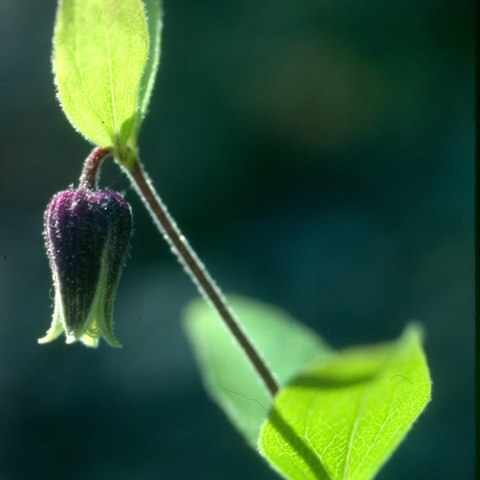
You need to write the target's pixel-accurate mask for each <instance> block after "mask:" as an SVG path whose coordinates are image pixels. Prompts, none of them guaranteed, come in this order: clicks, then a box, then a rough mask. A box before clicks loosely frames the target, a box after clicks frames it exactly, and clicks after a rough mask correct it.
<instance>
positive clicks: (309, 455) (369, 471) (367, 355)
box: [258, 328, 431, 480]
mask: <svg viewBox="0 0 480 480" xmlns="http://www.w3.org/2000/svg"><path fill="white" fill-rule="evenodd" d="M430 393H431V382H430V376H429V372H428V367H427V363H426V360H425V356H424V353H423V351H422V347H421V342H420V335H419V333H418V331H417V330H416V329H415V328H410V329H409V330H407V332H406V333H405V334H404V335H403V336H402V337H401V338H400V340H399V341H398V342H396V343H395V344H393V345H384V346H379V347H364V348H356V349H350V350H347V351H345V352H343V353H341V354H338V355H337V356H335V357H332V358H330V359H329V360H327V361H326V362H322V363H321V364H319V365H315V366H314V367H312V368H311V369H309V370H308V371H307V372H306V373H304V374H302V375H300V376H298V377H296V378H295V379H294V380H293V381H292V382H291V383H290V384H289V385H288V386H287V387H285V388H284V389H282V391H281V392H280V393H279V395H278V396H277V397H276V399H275V403H274V408H273V409H272V411H271V412H270V414H269V417H268V419H267V420H266V422H265V423H264V425H263V426H262V431H261V434H260V439H259V444H258V445H259V448H260V451H261V453H262V454H263V455H264V456H265V457H266V458H267V460H268V461H269V462H270V463H271V465H272V466H273V467H274V468H275V469H276V470H277V471H278V472H279V473H281V474H282V475H283V476H284V477H285V478H288V479H291V480H297V479H298V480H300V479H301V480H309V479H312V480H369V479H372V478H374V476H375V475H376V473H377V472H378V470H379V469H380V468H381V466H382V465H383V464H384V463H385V462H386V461H387V460H388V458H389V457H390V455H391V454H392V453H393V451H394V450H395V448H396V447H397V446H398V445H399V443H400V442H401V441H402V439H403V438H404V436H405V435H406V433H407V432H408V430H409V429H410V428H411V426H412V424H413V423H414V421H415V420H416V419H417V417H418V416H419V415H420V413H421V412H422V411H423V409H424V408H425V406H426V404H427V403H428V401H429V400H430Z"/></svg>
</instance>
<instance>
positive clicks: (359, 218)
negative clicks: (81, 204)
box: [0, 0, 474, 480]
mask: <svg viewBox="0 0 480 480" xmlns="http://www.w3.org/2000/svg"><path fill="white" fill-rule="evenodd" d="M472 3H473V2H472ZM472 3H471V2H466V1H464V2H462V1H460V2H458V1H453V0H423V1H421V2H418V1H413V0H405V1H403V2H385V1H384V0H371V1H360V0H323V1H318V0H297V1H295V2H292V1H291V0H275V1H273V0H262V1H258V0H230V1H229V2H224V1H221V0H211V1H208V2H198V1H195V0H176V1H173V0H165V1H164V8H165V18H164V20H165V27H164V34H163V52H162V60H161V67H160V72H159V77H158V82H157V85H156V88H155V91H154V97H153V101H152V104H151V109H150V110H151V111H150V115H149V117H148V119H147V121H146V123H145V125H144V129H143V131H142V134H141V138H140V145H141V153H142V157H143V160H144V162H145V163H146V166H147V168H148V170H149V171H150V174H151V176H152V177H153V178H154V180H155V183H156V185H157V187H158V189H159V191H160V193H161V195H162V196H163V198H164V200H165V202H166V203H167V205H169V207H170V210H171V212H172V213H173V214H174V215H175V217H176V218H177V221H178V223H179V224H180V226H181V227H182V228H183V229H184V231H185V234H186V235H187V237H189V238H190V241H191V243H192V244H193V245H194V247H195V248H196V249H197V251H198V253H199V255H200V256H201V257H202V258H203V260H204V261H205V263H206V264H207V265H208V266H209V268H210V270H211V272H212V274H213V276H214V277H215V278H216V279H217V280H218V282H219V283H220V284H221V285H222V286H223V288H224V289H225V290H226V291H234V292H237V293H240V294H243V295H247V296H252V297H255V298H257V299H260V300H263V301H265V302H269V303H273V304H276V305H279V306H281V307H283V308H284V309H285V310H287V311H288V312H290V313H292V314H293V315H295V316H296V317H297V318H298V319H299V320H301V321H302V322H304V323H306V324H308V325H309V326H311V327H312V328H314V329H315V330H316V331H318V332H319V333H320V334H321V335H322V336H323V337H324V338H325V340H326V341H327V342H328V343H329V344H331V345H332V346H333V347H335V348H342V347H346V346H349V345H354V344H362V343H372V342H377V341H383V340H389V339H394V338H396V337H397V336H398V335H399V334H400V333H401V331H402V329H403V328H404V325H405V324H406V323H407V322H409V321H411V320H418V321H420V322H422V323H423V325H424V326H425V329H426V342H425V349H426V352H427V356H428V359H429V363H430V367H431V373H432V377H433V382H434V383H433V402H432V403H431V404H430V405H429V406H428V408H427V410H426V412H425V413H424V414H423V415H422V416H421V417H420V419H419V421H418V423H417V424H416V425H415V427H414V428H413V430H412V432H411V433H410V434H409V436H408V438H407V440H406V441H405V442H404V443H403V444H402V445H401V447H400V448H399V450H398V451H397V453H396V454H395V455H394V456H393V458H392V459H391V461H390V462H389V463H388V464H387V465H386V466H385V468H384V469H383V470H382V471H381V473H380V474H379V476H378V478H379V479H385V480H400V479H407V478H408V479H410V480H415V479H425V478H435V479H436V480H443V479H445V480H447V479H448V480H451V479H452V478H459V479H470V478H474V451H473V439H474V438H473V437H474V432H473V430H474V427H473V425H474V415H473V413H474V412H473V410H474V402H473V352H474V317H473V299H474V285H473V241H474V240H473V218H474V217H473V216H474V212H473V170H474V162H473V142H474V135H473V119H474V113H473V82H474V68H473V5H472ZM55 4H56V2H55V1H54V0H42V1H41V2H39V1H34V0H30V1H27V0H24V1H15V0H0V55H1V58H0V108H1V114H0V125H1V128H0V132H1V133H0V135H1V153H0V162H1V163H0V172H1V175H0V218H1V226H0V365H1V368H0V480H30V479H47V478H48V479H50V480H52V479H62V480H85V479H89V480H97V479H102V480H104V479H110V478H111V479H117V480H132V479H134V480H150V479H160V478H161V479H165V480H170V479H172V480H190V479H209V480H217V479H218V480H220V479H222V480H224V479H232V480H235V479H265V480H269V479H271V480H273V479H274V478H276V476H275V475H274V474H273V473H272V472H271V471H270V470H269V469H268V467H267V466H266V465H265V464H264V463H263V462H262V460H261V459H260V458H259V457H258V456H257V455H255V454H254V453H253V452H252V451H250V449H249V448H248V447H247V446H246V445H245V444H244V443H243V440H242V439H241V438H240V436H239V435H238V434H237V433H236V432H235V431H234V430H233V428H232V427H231V426H230V424H229V423H228V422H227V420H226V419H225V418H224V416H223V414H222V412H221V411H220V410H219V409H218V408H217V407H216V406H215V405H214V404H213V403H211V402H210V401H209V399H208V398H207V396H206V394H205V392H204V390H203V389H202V386H201V383H200V380H199V374H198V372H197V368H196V366H195V364H194V360H193V356H192V353H191V351H190V348H189V346H188V344H187V342H186V339H185V336H184V333H183V330H182V326H181V321H180V319H181V311H182V309H183V307H184V305H185V304H186V302H188V301H189V300H190V299H192V298H194V297H195V296H196V292H195V290H194V288H193V286H192V285H191V283H190V281H189V279H188V278H187V277H186V276H185V275H184V274H183V272H182V269H181V268H180V267H179V266H178V265H177V263H176V261H175V259H174V258H173V257H172V256H171V254H170V252H169V251H168V248H167V247H166V245H165V244H164V242H163V240H162V239H161V238H160V237H159V236H158V235H157V233H156V231H155V229H154V228H153V225H152V223H151V221H150V219H149V218H148V216H147V214H146V213H145V211H144V210H143V207H142V206H141V204H140V203H139V201H138V200H137V199H136V198H135V194H134V192H133V191H132V190H131V189H130V188H129V186H128V183H127V181H126V180H125V178H124V177H123V176H122V175H121V174H120V173H119V170H118V168H117V167H116V166H115V165H114V164H113V162H111V161H110V162H108V165H107V166H106V168H105V170H104V173H103V176H102V184H103V185H105V186H106V185H108V186H110V187H113V188H116V189H118V190H120V191H123V192H125V193H126V196H127V198H128V200H129V201H130V202H131V203H132V206H133V209H134V213H135V223H136V229H135V235H134V239H133V245H132V250H131V258H130V260H129V262H128V265H127V267H126V269H125V272H124V275H123V278H122V281H121V284H120V288H119V292H118V300H117V304H116V322H117V329H116V330H117V334H118V338H119V339H120V341H121V342H122V343H123V344H124V348H123V349H122V350H121V351H117V350H114V349H110V348H107V347H106V346H104V345H102V347H101V348H99V349H98V350H96V351H92V350H87V349H85V348H83V347H81V346H77V345H75V346H73V347H72V346H71V347H66V345H65V344H64V342H63V341H61V340H60V341H57V342H55V343H53V344H50V345H48V346H44V347H40V346H38V345H37V344H36V339H37V338H38V337H40V336H41V335H43V333H44V332H45V331H46V329H47V327H48V325H49V323H50V315H51V295H52V290H51V281H50V273H49V269H48V263H47V258H46V256H45V253H44V247H43V239H42V215H43V210H44V207H45V205H46V204H47V202H48V200H49V199H50V197H51V196H52V195H53V194H54V193H55V192H56V191H58V190H62V189H65V188H67V187H68V186H69V185H70V184H71V183H74V182H76V181H77V179H78V176H79V173H80V169H81V163H82V160H83V159H84V158H85V156H86V155H87V154H88V152H89V150H90V146H89V145H88V144H87V142H86V141H84V140H83V139H82V138H81V137H80V136H79V135H78V134H76V133H75V131H74V130H73V129H72V127H71V126H70V125H69V124H68V123H67V121H66V120H65V118H64V116H63V114H62V112H61V110H60V108H59V106H58V104H57V102H56V100H55V92H54V88H53V83H52V75H51V66H50V41H51V40H50V38H51V33H52V27H53V20H54V13H55Z"/></svg>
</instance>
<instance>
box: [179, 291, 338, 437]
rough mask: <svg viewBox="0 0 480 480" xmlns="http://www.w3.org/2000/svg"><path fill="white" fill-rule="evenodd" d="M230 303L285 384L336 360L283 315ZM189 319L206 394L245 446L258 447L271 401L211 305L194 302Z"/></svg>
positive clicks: (262, 307) (248, 302)
mask: <svg viewBox="0 0 480 480" xmlns="http://www.w3.org/2000/svg"><path fill="white" fill-rule="evenodd" d="M229 300H230V302H231V305H232V307H233V309H234V311H235V312H236V314H237V315H238V318H239V321H240V324H241V326H242V327H243V330H244V331H245V332H246V333H247V335H248V336H249V338H250V339H251V341H252V342H253V343H254V344H255V346H256V347H257V348H258V350H259V351H260V352H261V354H262V356H263V358H265V359H266V362H267V364H268V366H269V367H270V369H271V370H272V371H273V372H274V375H275V377H276V378H277V380H278V382H279V383H280V384H285V383H286V382H287V381H288V380H289V379H290V378H291V377H292V376H293V375H295V374H296V373H297V372H298V371H299V370H300V369H301V368H303V367H305V365H307V364H308V363H310V362H311V361H313V360H318V359H322V358H327V357H328V356H329V355H330V354H331V351H330V349H329V348H328V347H327V346H326V345H325V343H324V342H323V341H322V340H321V339H320V338H319V337H318V336H317V335H316V334H315V333H313V332H312V331H310V330H308V329H307V328H306V327H304V326H302V325H301V324H299V323H297V322H296V321H295V320H294V319H293V318H292V317H291V316H290V315H288V314H287V313H285V312H283V311H282V310H279V309H277V308H275V307H272V306H270V305H266V304H264V303H260V302H257V301H253V300H249V299H246V298H242V297H237V296H235V297H234V296H230V297H229ZM185 318H186V327H187V333H188V337H189V339H190V341H191V343H192V345H193V348H194V351H195V354H196V357H197V360H198V363H199V365H200V370H201V372H202V377H203V380H204V383H205V386H206V388H207V390H208V391H209V393H210V395H211V396H212V397H213V399H214V400H215V401H216V402H217V403H218V404H219V405H220V407H221V408H222V409H223V410H224V411H225V413H226V414H227V415H228V417H229V418H230V420H231V421H232V423H233V424H234V425H235V426H236V427H237V429H238V430H239V431H240V432H241V433H242V434H243V435H244V437H245V438H246V440H247V441H248V442H249V443H250V444H251V445H252V446H256V444H257V441H258V436H259V432H260V426H261V424H262V422H263V421H264V420H265V417H266V415H267V413H268V409H269V408H270V407H271V397H270V395H269V394H268V393H267V391H266V389H265V387H264V386H263V384H262V382H261V381H260V380H259V379H258V376H257V374H256V372H255V371H254V370H253V369H252V367H251V365H250V362H249V361H248V360H247V359H246V357H245V355H244V353H243V352H242V351H241V350H240V349H239V347H238V345H237V344H236V342H235V341H234V340H233V339H232V337H231V335H230V333H229V332H228V331H227V330H226V329H225V327H224V326H223V324H222V323H221V322H220V320H219V319H218V317H217V315H216V314H215V312H214V311H213V310H212V309H211V308H210V306H209V305H207V304H206V303H205V302H204V301H202V300H197V301H194V302H192V303H191V304H190V305H189V306H188V308H187V309H186V311H185Z"/></svg>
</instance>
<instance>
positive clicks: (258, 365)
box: [125, 161, 278, 396]
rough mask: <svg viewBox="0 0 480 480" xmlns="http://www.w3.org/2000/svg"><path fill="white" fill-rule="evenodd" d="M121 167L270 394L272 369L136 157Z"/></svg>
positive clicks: (273, 387) (275, 386) (275, 388)
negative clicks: (246, 332) (135, 159)
mask: <svg viewBox="0 0 480 480" xmlns="http://www.w3.org/2000/svg"><path fill="white" fill-rule="evenodd" d="M125 170H126V171H127V173H128V175H129V177H130V179H131V181H132V183H133V185H134V187H135V189H136V190H137V192H138V194H139V195H140V197H141V198H142V200H143V202H144V204H145V206H146V207H147V209H148V211H149V212H150V215H151V216H152V218H153V220H154V222H155V224H156V225H157V227H158V229H159V230H160V232H161V233H162V234H163V236H164V238H165V240H166V241H167V242H168V244H169V245H170V248H171V249H172V251H173V253H174V254H175V255H176V256H177V258H178V259H179V261H180V262H181V263H182V265H183V267H184V269H185V271H186V272H187V273H188V274H189V275H190V277H191V278H192V280H193V281H194V283H195V284H196V285H197V288H198V289H199V291H200V293H202V294H203V296H204V297H205V298H206V299H207V300H208V301H209V302H210V304H211V305H212V307H213V308H214V309H215V310H216V312H217V313H218V315H219V316H220V318H221V319H222V320H223V322H224V324H225V326H226V327H227V329H228V330H229V331H230V333H231V334H232V335H233V336H234V337H235V339H236V340H237V342H238V344H239V345H240V347H241V349H242V350H243V352H244V353H245V355H246V356H247V357H248V359H249V360H250V362H251V363H252V365H253V367H254V368H255V370H256V371H257V373H258V375H259V376H260V377H261V379H262V380H263V382H264V384H265V386H266V387H267V389H268V391H269V392H270V393H271V395H272V396H274V395H275V394H276V393H277V391H278V384H277V382H276V380H275V379H274V378H273V375H272V373H271V372H270V370H269V368H268V367H267V365H266V364H265V362H264V360H263V359H262V358H261V356H260V354H259V353H258V352H257V350H256V348H255V347H254V346H253V345H252V343H251V342H250V340H249V339H248V338H247V336H246V335H245V333H244V332H243V330H242V328H241V327H240V325H239V322H238V320H237V319H236V318H235V315H234V313H233V312H232V310H231V309H230V307H229V305H228V303H227V301H226V299H225V297H224V295H223V294H222V292H221V290H220V288H219V287H218V286H217V285H216V284H215V282H214V281H213V279H212V277H211V276H210V274H209V273H208V271H207V270H206V268H205V266H204V265H203V264H202V262H201V261H200V260H199V258H198V257H197V255H196V254H195V252H194V251H193V249H192V248H191V247H190V245H189V243H188V241H187V239H186V238H185V237H184V236H183V235H182V232H181V231H180V229H179V228H178V226H177V225H176V223H175V221H174V220H173V218H172V217H171V216H170V214H169V213H168V210H167V208H166V206H165V205H164V203H163V202H162V200H161V198H160V197H159V196H158V194H157V192H156V191H155V188H154V187H153V184H152V182H151V180H150V179H149V178H148V175H147V173H146V172H145V170H144V169H143V166H142V165H141V163H140V161H134V162H129V165H128V167H127V166H126V167H125Z"/></svg>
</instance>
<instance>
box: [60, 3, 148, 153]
mask: <svg viewBox="0 0 480 480" xmlns="http://www.w3.org/2000/svg"><path fill="white" fill-rule="evenodd" d="M148 49H149V37H148V27H147V20H146V16H145V11H144V6H143V3H142V2H141V1H140V0H122V1H120V2H119V1H118V0H60V2H59V5H58V10H57V16H56V21H55V31H54V38H53V71H54V75H55V83H56V87H57V93H58V98H59V100H60V104H61V106H62V108H63V110H64V111H65V114H66V115H67V117H68V119H69V121H70V122H71V124H72V125H73V126H74V128H75V129H76V130H78V131H79V132H80V133H81V134H82V135H84V136H85V137H86V138H87V139H88V140H90V141H91V142H93V143H95V144H98V145H101V146H104V147H117V146H124V145H126V143H127V142H128V141H129V140H131V137H132V135H133V132H134V130H135V125H136V123H137V121H138V120H137V119H138V115H139V89H140V82H141V79H142V75H143V72H144V69H145V65H146V62H147V56H148Z"/></svg>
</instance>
